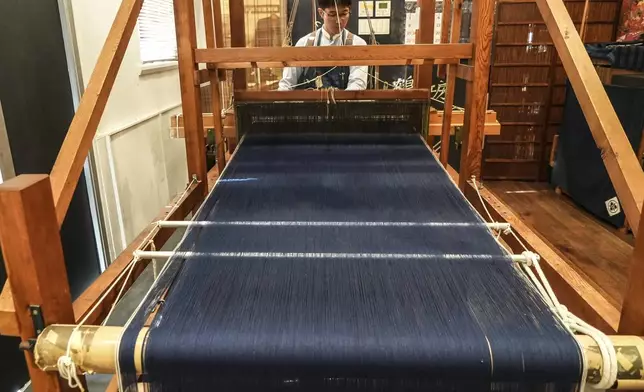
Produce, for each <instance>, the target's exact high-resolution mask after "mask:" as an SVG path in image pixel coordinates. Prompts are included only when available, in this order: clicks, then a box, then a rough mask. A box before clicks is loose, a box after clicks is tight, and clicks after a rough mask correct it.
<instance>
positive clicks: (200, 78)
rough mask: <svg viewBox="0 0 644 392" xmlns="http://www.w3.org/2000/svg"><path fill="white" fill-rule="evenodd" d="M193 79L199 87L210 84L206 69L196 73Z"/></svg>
mask: <svg viewBox="0 0 644 392" xmlns="http://www.w3.org/2000/svg"><path fill="white" fill-rule="evenodd" d="M195 79H196V81H197V83H198V84H199V85H202V84H206V83H210V74H209V72H208V70H207V69H200V70H199V71H197V74H196V75H195Z"/></svg>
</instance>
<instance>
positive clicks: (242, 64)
mask: <svg viewBox="0 0 644 392" xmlns="http://www.w3.org/2000/svg"><path fill="white" fill-rule="evenodd" d="M432 61H433V63H434V64H435V65H437V64H457V63H458V59H437V60H432ZM425 62H426V61H425V60H422V59H415V60H381V59H376V58H374V59H373V60H364V61H362V62H361V63H360V65H370V66H371V65H372V66H376V67H379V66H387V65H423V64H425ZM355 63H356V61H355V60H345V61H325V60H314V61H300V62H297V63H293V62H291V63H286V62H283V61H276V62H259V63H254V62H250V61H233V62H225V63H221V62H220V63H216V64H212V63H208V66H209V67H210V68H217V69H219V70H222V71H223V70H226V69H242V68H246V69H247V68H253V69H261V68H282V67H285V66H300V67H309V66H310V67H313V66H316V67H326V66H352V65H355ZM294 64H296V65H294Z"/></svg>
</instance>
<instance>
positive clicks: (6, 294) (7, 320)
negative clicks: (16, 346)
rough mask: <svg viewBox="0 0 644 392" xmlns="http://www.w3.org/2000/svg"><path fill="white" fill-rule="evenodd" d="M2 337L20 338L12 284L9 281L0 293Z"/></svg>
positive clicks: (0, 328)
mask: <svg viewBox="0 0 644 392" xmlns="http://www.w3.org/2000/svg"><path fill="white" fill-rule="evenodd" d="M0 335H5V336H20V326H19V325H18V316H17V315H16V306H15V305H14V303H13V293H12V292H11V284H10V283H9V282H8V281H7V282H5V284H4V287H3V288H2V292H1V293H0Z"/></svg>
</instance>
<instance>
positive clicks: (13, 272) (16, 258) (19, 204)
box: [0, 174, 75, 392]
mask: <svg viewBox="0 0 644 392" xmlns="http://www.w3.org/2000/svg"><path fill="white" fill-rule="evenodd" d="M0 213H1V216H0V244H1V246H2V254H3V256H4V262H5V266H6V269H7V276H8V278H7V279H8V282H9V283H10V285H11V290H12V294H13V296H12V297H13V302H14V306H15V310H16V316H17V319H18V325H19V332H20V338H21V339H22V342H23V344H24V343H27V342H29V340H30V339H36V338H37V336H38V334H39V332H41V331H37V330H36V328H44V327H45V326H47V325H50V324H60V323H74V322H75V319H74V311H73V309H72V300H71V295H70V290H69V283H68V281H67V270H66V268H65V259H64V256H63V248H62V245H61V240H60V231H59V230H60V229H59V227H58V221H57V219H56V208H55V206H54V198H53V193H52V188H51V183H50V180H49V177H48V176H47V175H44V174H43V175H21V176H18V177H15V178H13V179H11V180H8V181H7V182H5V183H4V184H2V185H0ZM39 315H41V316H42V321H43V324H44V325H42V326H37V324H35V323H34V319H38V316H39ZM24 353H25V358H26V362H27V368H28V370H29V376H30V378H31V381H32V386H33V390H34V391H36V392H39V391H63V390H67V384H66V383H65V382H63V380H60V379H59V377H58V375H57V374H52V373H45V372H43V371H41V370H40V369H38V367H37V366H36V364H35V362H34V356H33V353H32V352H31V351H30V350H25V351H24Z"/></svg>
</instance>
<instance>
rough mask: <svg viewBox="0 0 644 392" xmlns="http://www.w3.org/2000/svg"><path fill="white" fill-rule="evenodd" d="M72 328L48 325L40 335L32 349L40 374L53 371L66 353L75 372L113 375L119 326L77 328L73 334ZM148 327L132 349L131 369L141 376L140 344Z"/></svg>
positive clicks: (141, 349)
mask: <svg viewBox="0 0 644 392" xmlns="http://www.w3.org/2000/svg"><path fill="white" fill-rule="evenodd" d="M75 327H76V326H75V325H51V326H49V327H47V328H45V330H44V331H43V332H42V333H41V334H40V336H39V337H38V340H37V341H36V346H35V347H34V359H35V362H36V365H37V366H38V367H39V368H40V369H41V370H44V371H57V370H58V365H57V362H58V358H60V357H62V356H64V355H66V354H67V345H68V343H70V339H71V344H70V346H69V348H70V351H69V354H70V357H71V358H72V360H73V361H74V363H75V364H76V367H77V369H78V370H79V371H82V372H90V373H98V374H114V373H116V349H117V347H118V343H119V339H120V338H121V333H122V332H123V328H122V327H101V326H95V325H88V326H81V327H79V328H78V330H76V331H74V328H75ZM147 333H148V328H143V329H142V330H141V332H140V333H139V336H138V338H137V340H136V346H135V349H134V358H135V361H134V362H135V367H136V371H137V373H141V369H142V368H143V367H142V364H141V358H142V352H143V344H144V342H145V339H146V337H147Z"/></svg>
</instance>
